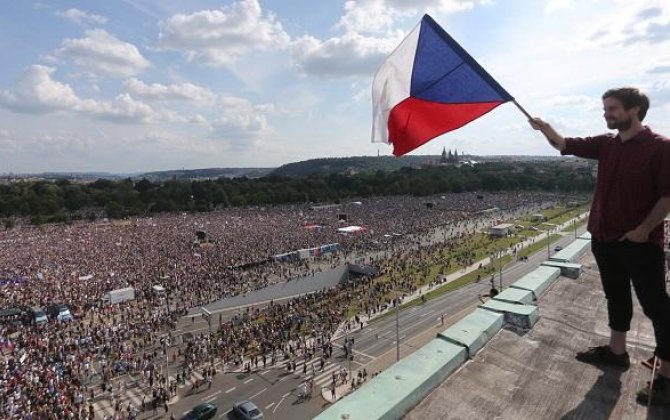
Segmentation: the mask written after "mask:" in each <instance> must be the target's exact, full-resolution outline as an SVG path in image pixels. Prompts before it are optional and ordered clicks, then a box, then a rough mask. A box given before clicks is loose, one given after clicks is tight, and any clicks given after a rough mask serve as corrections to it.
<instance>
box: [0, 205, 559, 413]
mask: <svg viewBox="0 0 670 420" xmlns="http://www.w3.org/2000/svg"><path fill="white" fill-rule="evenodd" d="M564 199H565V197H563V196H559V195H555V194H549V193H537V192H503V193H486V194H473V193H462V194H447V195H442V196H435V197H428V198H426V197H422V198H417V197H406V196H402V197H379V198H370V199H365V200H362V201H357V202H350V203H346V204H341V205H337V206H324V207H320V206H312V205H309V204H304V205H290V206H273V207H263V208H235V209H225V210H218V211H213V212H209V213H198V214H163V215H158V216H153V217H145V218H138V219H131V220H124V221H97V222H76V223H73V224H66V225H46V226H39V227H35V226H29V225H23V224H21V223H19V224H17V226H16V227H14V228H11V229H8V230H5V231H0V309H10V308H25V307H29V306H40V307H43V308H46V307H49V306H50V305H52V304H56V303H58V304H65V305H67V306H68V307H69V308H70V310H71V311H72V313H73V314H74V319H73V321H70V322H66V321H54V320H50V321H49V322H47V323H44V324H40V325H35V324H34V323H30V322H16V320H11V321H12V322H9V320H4V322H3V323H2V324H1V325H0V350H1V354H2V356H1V357H0V401H2V406H1V407H0V417H6V418H30V415H31V414H32V415H33V416H36V417H33V418H92V416H93V414H94V413H93V409H92V405H91V403H92V401H93V400H94V399H95V398H97V397H99V395H100V394H101V393H102V392H103V391H104V392H106V391H107V390H108V387H110V386H113V385H112V382H111V380H112V378H114V377H117V376H119V375H121V374H126V373H139V374H141V375H143V376H144V377H145V379H146V380H147V381H149V382H150V383H151V385H152V386H153V387H154V388H155V389H160V390H161V392H160V393H157V392H155V393H154V395H155V397H156V398H159V397H160V398H164V397H165V393H166V391H167V392H169V391H170V390H171V389H172V386H171V384H169V383H168V380H167V378H165V377H163V376H161V375H162V374H161V373H159V369H158V367H157V366H158V364H159V361H158V360H159V359H160V357H161V351H163V350H162V349H161V345H160V344H159V339H160V338H161V337H163V339H165V337H170V338H171V332H172V331H174V329H175V328H176V325H177V323H178V321H179V318H180V317H181V315H184V314H186V312H187V311H188V309H189V308H192V307H195V306H199V305H204V304H207V303H210V302H213V301H216V300H218V299H221V298H226V297H231V296H235V295H238V294H242V293H247V292H249V291H251V290H257V289H261V288H264V287H267V286H268V285H270V284H273V283H277V282H283V281H288V280H290V279H291V278H295V277H300V276H303V275H305V274H308V273H311V272H314V270H318V269H322V268H324V267H329V266H335V265H339V264H342V263H343V262H344V261H345V260H346V259H347V258H348V255H351V254H352V253H355V255H358V256H361V255H373V254H374V255H380V251H383V253H381V254H382V255H393V256H394V258H387V259H386V260H383V259H382V260H380V261H378V264H379V266H380V268H382V270H383V271H385V272H388V273H390V274H391V282H389V283H386V284H384V285H377V284H375V283H374V282H372V280H371V279H369V278H368V279H366V281H362V282H359V283H351V284H342V285H340V286H338V287H336V288H333V289H330V290H323V291H317V292H316V293H313V294H311V295H308V296H303V297H298V298H294V299H292V300H290V301H288V302H286V303H282V304H273V305H269V306H267V307H265V308H263V309H255V310H251V311H247V312H246V313H245V317H244V318H243V319H237V320H230V321H227V322H219V325H218V326H217V327H216V328H215V330H214V331H213V334H211V335H209V334H207V335H204V334H203V336H200V337H196V338H197V339H191V340H190V341H189V340H186V341H184V340H183V339H182V342H181V343H180V344H181V345H180V346H177V347H174V348H173V349H171V356H172V363H173V364H179V365H180V366H181V367H182V368H181V370H179V371H178V372H179V373H178V374H179V376H180V377H181V378H182V379H183V377H184V376H185V375H186V374H187V372H190V371H191V370H192V369H194V368H196V367H197V365H198V363H200V364H202V361H205V360H207V357H203V356H204V355H208V356H211V357H216V358H218V359H219V360H223V361H224V362H228V361H241V360H243V357H246V358H247V359H248V358H249V357H252V358H253V359H251V360H252V361H253V363H255V365H256V366H258V365H259V364H261V363H262V364H263V365H265V364H266V363H273V362H274V357H275V355H279V354H281V355H284V357H291V355H292V354H295V351H297V350H296V349H302V351H303V352H306V351H309V352H315V351H316V347H317V346H319V347H320V349H321V351H322V354H324V355H327V354H328V341H329V338H330V334H332V332H333V331H334V329H335V328H336V327H337V326H338V325H339V323H340V322H342V321H343V319H344V316H345V311H344V309H343V308H345V307H346V306H347V305H348V304H349V303H350V302H352V301H357V300H361V302H359V303H360V305H359V307H361V308H362V307H365V308H366V311H367V312H368V313H373V312H374V311H378V310H380V309H381V308H382V307H383V306H384V305H389V304H390V303H391V302H390V301H389V299H388V297H385V296H388V292H389V290H401V291H407V292H411V290H412V287H415V286H414V285H413V284H409V283H406V282H407V279H405V278H404V277H403V276H399V275H394V273H396V271H394V270H400V268H398V267H399V266H398V264H401V265H411V264H417V266H418V267H421V266H422V264H424V265H425V261H424V259H425V258H427V257H425V256H426V255H432V256H435V255H438V253H439V252H441V250H440V249H441V248H440V247H439V246H437V245H435V244H436V243H445V242H447V241H448V240H449V238H452V237H457V236H458V235H463V234H466V233H472V232H474V231H475V230H476V229H480V228H481V227H482V226H484V225H486V224H490V223H495V222H497V221H499V220H498V219H502V218H510V217H517V216H520V215H522V214H528V213H531V212H536V211H538V210H539V209H541V208H546V207H548V206H551V205H553V204H554V203H556V202H558V201H560V200H564ZM349 225H355V226H360V227H363V228H364V229H365V230H363V231H362V232H359V233H354V234H346V235H345V234H341V233H339V232H338V231H337V228H340V227H343V226H349ZM332 243H338V244H340V246H341V251H339V252H337V253H333V254H325V255H321V256H320V257H319V258H318V259H317V260H316V261H314V259H309V260H298V261H291V262H279V261H276V260H274V259H273V256H275V255H278V254H282V253H286V252H291V251H295V250H299V249H305V248H311V247H317V246H320V245H324V244H332ZM418 248H422V250H421V251H412V250H413V249H418ZM422 258H423V259H422ZM431 258H433V257H431ZM468 262H471V256H469V255H467V253H466V254H462V255H460V256H458V257H454V261H453V263H454V264H461V265H466V264H467V263H468ZM403 282H405V283H403ZM129 286H130V287H133V288H134V289H135V299H133V300H130V301H127V302H124V303H122V304H116V305H112V304H110V303H109V302H106V301H105V300H103V297H104V296H105V294H106V293H108V292H110V291H112V290H115V289H119V288H123V287H129ZM155 286H160V287H159V288H156V287H155ZM356 288H360V289H356ZM159 290H164V293H159V292H158V291H159ZM306 336H311V337H312V338H315V337H316V338H318V340H312V341H310V343H312V344H311V346H307V344H306V343H307V341H305V340H306V339H305V337H306ZM175 341H176V340H175ZM296 343H297V344H296ZM300 343H302V346H301V345H300ZM331 351H332V350H331ZM268 354H269V355H270V356H267V355H268ZM287 355H288V356H287ZM249 363H252V362H249ZM205 372H206V371H205ZM154 404H155V401H154ZM128 412H130V409H128Z"/></svg>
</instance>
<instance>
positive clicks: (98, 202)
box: [0, 162, 594, 226]
mask: <svg viewBox="0 0 670 420" xmlns="http://www.w3.org/2000/svg"><path fill="white" fill-rule="evenodd" d="M593 185H594V178H593V176H592V174H591V172H590V170H589V169H588V168H587V167H586V166H582V167H577V169H576V166H575V165H574V164H564V163H561V162H524V163H518V162H517V163H509V162H492V163H482V164H477V165H474V166H461V167H455V166H447V167H437V166H433V167H426V168H420V169H416V168H411V167H405V168H402V169H400V170H397V171H395V172H386V171H376V172H373V173H360V174H353V175H352V174H323V175H312V176H310V177H301V178H291V177H284V176H278V175H269V176H265V177H261V178H247V177H240V178H219V179H215V180H199V181H182V180H176V179H174V180H169V181H164V182H152V181H149V180H147V179H140V180H132V179H130V178H127V179H124V180H119V181H112V180H108V179H98V180H96V181H95V182H91V183H88V184H79V183H74V182H71V181H69V180H66V179H60V180H57V181H55V182H52V181H36V182H27V181H26V182H14V183H11V184H8V185H0V217H3V218H6V219H5V225H6V226H7V224H11V223H12V221H11V218H12V217H29V218H30V220H31V221H32V223H34V224H40V223H47V222H68V221H70V220H75V219H82V218H88V219H91V220H92V219H95V218H97V217H101V216H106V217H109V218H123V217H126V216H138V215H147V214H152V213H161V212H175V211H189V212H191V211H197V212H203V211H211V210H214V209H217V208H226V207H237V206H254V205H274V204H289V203H339V202H341V201H342V200H347V199H352V198H366V197H371V196H388V195H414V196H428V195H433V194H441V193H448V192H466V191H482V192H486V191H505V190H507V191H509V190H537V191H557V192H572V191H577V192H587V191H591V190H592V189H593Z"/></svg>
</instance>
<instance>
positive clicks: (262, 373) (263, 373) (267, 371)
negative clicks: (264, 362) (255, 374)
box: [261, 370, 270, 375]
mask: <svg viewBox="0 0 670 420" xmlns="http://www.w3.org/2000/svg"><path fill="white" fill-rule="evenodd" d="M268 373H270V371H269V370H266V371H265V372H261V375H267V374H268Z"/></svg>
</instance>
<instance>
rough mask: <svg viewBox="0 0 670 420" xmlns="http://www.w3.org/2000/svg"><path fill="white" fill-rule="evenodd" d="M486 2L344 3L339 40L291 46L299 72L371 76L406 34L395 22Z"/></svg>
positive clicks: (308, 39) (363, 0) (314, 40)
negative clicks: (342, 32) (395, 26)
mask: <svg viewBox="0 0 670 420" xmlns="http://www.w3.org/2000/svg"><path fill="white" fill-rule="evenodd" d="M490 3H491V2H490V1H489V0H416V1H412V2H408V1H404V0H361V1H347V2H345V4H344V14H343V15H342V16H341V17H340V20H339V22H338V23H337V24H336V25H335V28H336V29H342V30H344V34H343V35H341V36H336V37H331V38H329V39H326V40H319V39H317V38H315V37H312V36H303V37H301V38H299V39H298V40H296V41H295V42H294V43H293V45H292V52H293V57H294V59H295V61H296V65H297V67H298V69H299V70H300V71H301V72H302V73H303V74H306V75H314V76H318V77H346V76H370V75H371V74H372V73H374V71H375V69H376V68H377V67H378V66H379V64H380V63H381V62H382V60H383V59H384V57H386V56H387V55H388V54H389V53H390V52H391V51H393V49H394V48H395V47H396V46H397V45H398V44H399V43H400V42H401V41H402V39H403V37H404V36H405V35H406V33H405V32H403V31H399V30H394V29H393V27H394V25H395V24H396V21H397V20H398V19H400V18H403V17H406V16H413V15H415V14H417V13H419V12H425V11H439V12H445V13H455V12H459V11H463V10H468V9H471V8H473V7H475V6H477V5H485V4H490Z"/></svg>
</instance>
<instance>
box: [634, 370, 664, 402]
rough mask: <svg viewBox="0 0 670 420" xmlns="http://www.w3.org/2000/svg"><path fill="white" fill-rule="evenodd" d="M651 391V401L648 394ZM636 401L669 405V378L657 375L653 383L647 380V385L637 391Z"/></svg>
mask: <svg viewBox="0 0 670 420" xmlns="http://www.w3.org/2000/svg"><path fill="white" fill-rule="evenodd" d="M650 393H651V401H650V400H649V394H650ZM637 402H639V403H640V404H647V402H650V403H651V405H669V404H670V379H668V378H665V377H663V376H657V377H656V379H654V383H653V385H650V384H649V382H647V386H645V387H644V388H642V389H641V390H639V391H638V392H637Z"/></svg>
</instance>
